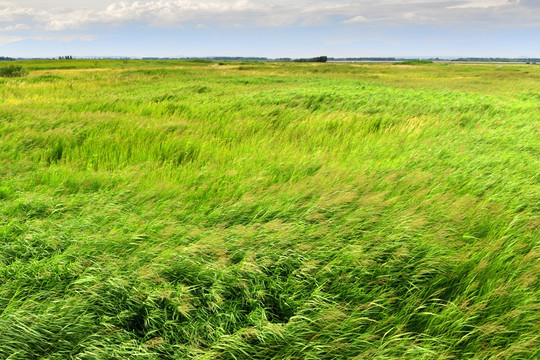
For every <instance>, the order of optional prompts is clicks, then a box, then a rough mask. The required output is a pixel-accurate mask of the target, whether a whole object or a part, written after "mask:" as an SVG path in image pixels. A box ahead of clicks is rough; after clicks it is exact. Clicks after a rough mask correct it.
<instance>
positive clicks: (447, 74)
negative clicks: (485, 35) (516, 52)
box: [0, 60, 540, 360]
mask: <svg viewBox="0 0 540 360" xmlns="http://www.w3.org/2000/svg"><path fill="white" fill-rule="evenodd" d="M223 64H224V65H221V66H218V64H217V63H207V62H199V61H150V60H148V61H129V62H127V63H126V62H124V61H122V60H108V61H95V60H54V61H29V62H25V67H26V68H28V69H31V73H30V75H29V76H27V77H24V78H13V79H8V78H4V79H0V84H1V86H0V93H1V96H0V139H2V141H0V164H1V166H0V328H1V329H2V331H0V358H1V359H9V360H15V359H48V360H53V359H81V360H89V359H353V358H355V359H380V360H382V359H397V358H402V359H537V358H538V357H539V355H540V353H539V349H540V343H539V337H538V324H539V323H540V316H539V314H540V311H539V310H540V309H539V302H538V300H539V299H538V294H539V285H540V284H539V271H540V267H539V262H538V255H539V252H538V251H539V248H538V245H539V243H538V239H539V236H538V235H539V234H538V228H539V227H538V225H539V217H538V210H539V209H538V199H539V198H540V193H539V192H540V190H539V189H540V188H539V186H538V183H539V180H540V178H539V173H538V169H539V168H540V163H539V162H540V160H539V159H540V157H539V145H538V144H539V141H538V132H537V130H538V125H539V124H538V121H539V120H540V119H539V116H540V114H539V113H538V103H539V100H540V68H539V67H534V66H527V65H512V64H510V65H505V66H504V67H502V68H501V67H498V66H497V65H490V64H484V65H473V64H466V65H462V64H430V65H427V66H424V65H418V66H412V67H399V66H392V65H382V64H378V65H365V64H362V65H361V64H297V63H263V64H261V63H259V64H257V63H254V64H252V65H249V66H247V65H240V64H238V63H235V62H225V63H223ZM105 70H106V71H105Z"/></svg>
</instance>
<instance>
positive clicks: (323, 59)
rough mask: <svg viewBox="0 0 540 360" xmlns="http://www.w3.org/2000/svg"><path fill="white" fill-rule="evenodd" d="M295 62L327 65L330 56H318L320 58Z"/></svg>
mask: <svg viewBox="0 0 540 360" xmlns="http://www.w3.org/2000/svg"><path fill="white" fill-rule="evenodd" d="M294 61H295V62H321V63H325V62H327V61H328V56H318V57H314V58H309V59H296V60H294Z"/></svg>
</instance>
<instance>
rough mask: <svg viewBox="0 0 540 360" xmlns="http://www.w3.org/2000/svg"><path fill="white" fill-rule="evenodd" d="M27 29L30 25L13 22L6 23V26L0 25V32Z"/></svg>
mask: <svg viewBox="0 0 540 360" xmlns="http://www.w3.org/2000/svg"><path fill="white" fill-rule="evenodd" d="M28 29H30V26H28V25H26V24H15V25H8V26H6V27H0V32H13V31H21V30H28Z"/></svg>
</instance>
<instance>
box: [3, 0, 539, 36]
mask: <svg viewBox="0 0 540 360" xmlns="http://www.w3.org/2000/svg"><path fill="white" fill-rule="evenodd" d="M79 4H80V6H77V5H79ZM538 7H539V6H538V1H536V0H521V1H520V0H431V1H430V0H410V1H404V0H379V1H375V0H359V1H355V2H343V1H336V0H326V1H323V0H298V1H296V2H293V3H292V2H290V1H284V0H278V1H272V2H268V1H264V0H263V1H254V0H230V1H225V0H213V1H212V0H211V1H208V0H199V1H190V0H150V1H112V0H94V1H92V3H91V4H88V3H87V2H86V1H69V0H51V1H49V2H47V3H46V4H43V2H42V1H36V0H28V1H26V0H21V1H17V2H14V1H0V29H3V30H2V31H4V32H13V33H16V32H17V31H19V32H20V31H23V30H26V29H27V28H28V27H33V28H34V29H39V30H46V31H63V30H75V29H86V28H91V27H94V26H102V25H107V26H120V25H123V24H126V23H130V22H138V23H145V24H148V25H150V26H155V27H164V28H167V27H180V26H182V24H184V23H187V22H194V23H199V24H200V23H204V24H213V25H220V26H237V25H238V24H240V25H242V26H248V27H249V26H257V27H283V26H292V25H299V26H302V25H304V26H317V25H325V24H329V23H332V22H335V21H336V19H338V21H340V22H341V23H342V24H343V26H355V25H356V26H357V25H358V24H381V25H383V24H384V25H388V24H390V25H402V24H405V25H406V24H435V25H448V26H453V25H459V24H467V25H474V24H481V25H487V26H489V25H493V26H505V25H508V26H510V25H512V26H536V25H538V23H539V22H540V19H539V15H538V11H536V12H535V11H534V9H535V8H536V9H538ZM339 19H341V20H339Z"/></svg>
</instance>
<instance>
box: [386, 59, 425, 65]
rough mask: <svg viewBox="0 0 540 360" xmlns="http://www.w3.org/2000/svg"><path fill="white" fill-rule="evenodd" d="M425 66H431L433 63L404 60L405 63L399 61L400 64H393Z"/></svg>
mask: <svg viewBox="0 0 540 360" xmlns="http://www.w3.org/2000/svg"><path fill="white" fill-rule="evenodd" d="M425 64H433V61H431V60H406V61H400V62H397V63H394V65H425Z"/></svg>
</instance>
